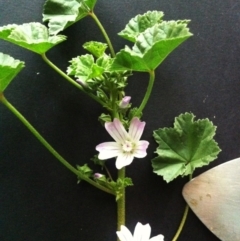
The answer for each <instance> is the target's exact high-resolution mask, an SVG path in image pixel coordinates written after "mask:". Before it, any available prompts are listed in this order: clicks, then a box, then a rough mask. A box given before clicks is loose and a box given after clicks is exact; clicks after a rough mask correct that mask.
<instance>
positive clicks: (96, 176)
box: [93, 173, 103, 179]
mask: <svg viewBox="0 0 240 241" xmlns="http://www.w3.org/2000/svg"><path fill="white" fill-rule="evenodd" d="M93 177H94V178H95V179H98V178H101V177H103V175H102V174H101V173H94V175H93Z"/></svg>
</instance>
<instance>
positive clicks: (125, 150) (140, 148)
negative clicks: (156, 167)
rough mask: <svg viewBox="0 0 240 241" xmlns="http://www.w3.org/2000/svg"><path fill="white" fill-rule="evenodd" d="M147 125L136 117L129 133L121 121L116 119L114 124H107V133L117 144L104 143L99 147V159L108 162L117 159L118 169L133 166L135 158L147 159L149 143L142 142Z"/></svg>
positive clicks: (97, 148) (97, 147)
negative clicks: (107, 160) (110, 159)
mask: <svg viewBox="0 0 240 241" xmlns="http://www.w3.org/2000/svg"><path fill="white" fill-rule="evenodd" d="M145 124H146V123H145V122H141V121H140V120H139V119H138V118H137V117H134V118H133V119H132V121H131V124H130V127H129V131H128V132H127V131H126V130H125V128H124V126H123V125H122V123H121V121H120V120H119V119H116V118H115V119H114V120H113V122H107V123H105V128H106V130H107V132H108V133H109V134H110V136H111V137H112V138H113V139H114V140H115V141H116V142H104V143H101V144H99V145H97V146H96V150H97V151H99V155H98V158H99V159H100V160H106V159H109V158H113V157H117V160H116V167H117V169H121V168H122V167H124V166H127V165H129V164H131V163H132V161H133V158H134V157H137V158H143V157H145V156H146V155H147V152H146V149H147V147H148V145H149V142H148V141H140V138H141V136H142V133H143V130H144V127H145Z"/></svg>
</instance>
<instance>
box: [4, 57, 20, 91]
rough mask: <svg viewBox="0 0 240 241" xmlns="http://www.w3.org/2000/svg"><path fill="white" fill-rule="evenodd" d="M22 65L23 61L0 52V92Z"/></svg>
mask: <svg viewBox="0 0 240 241" xmlns="http://www.w3.org/2000/svg"><path fill="white" fill-rule="evenodd" d="M23 67H24V62H22V61H20V60H16V59H14V58H12V57H11V56H9V55H7V54H3V53H0V92H3V91H4V90H5V89H6V88H7V86H8V85H9V84H10V83H11V81H12V80H13V79H14V77H15V76H16V75H17V74H18V73H19V72H20V70H21V69H22V68H23Z"/></svg>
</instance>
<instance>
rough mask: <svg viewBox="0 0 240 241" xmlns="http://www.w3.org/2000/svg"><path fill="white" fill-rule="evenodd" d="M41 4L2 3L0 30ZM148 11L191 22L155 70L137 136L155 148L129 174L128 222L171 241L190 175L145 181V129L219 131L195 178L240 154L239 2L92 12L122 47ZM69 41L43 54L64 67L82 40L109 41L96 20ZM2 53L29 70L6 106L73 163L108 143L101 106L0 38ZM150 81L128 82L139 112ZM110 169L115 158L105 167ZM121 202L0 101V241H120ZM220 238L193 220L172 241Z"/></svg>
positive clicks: (34, 16) (107, 4) (136, 4)
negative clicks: (205, 121)
mask: <svg viewBox="0 0 240 241" xmlns="http://www.w3.org/2000/svg"><path fill="white" fill-rule="evenodd" d="M43 3H44V1H43V0H31V1H30V0H28V1H26V0H25V1H24V0H18V1H16V0H5V1H0V25H5V24H10V23H16V24H22V23H27V22H33V21H39V22H40V21H41V13H42V7H43ZM147 10H161V11H164V12H165V19H166V20H172V19H174V20H177V19H191V20H192V22H191V24H190V29H191V32H192V33H193V34H194V36H193V37H192V38H190V39H189V40H187V41H186V42H185V43H184V44H183V45H181V46H180V47H179V48H177V49H176V50H175V51H174V52H173V53H172V54H171V55H170V56H169V57H168V58H167V59H166V60H165V61H164V63H163V64H162V65H161V66H160V67H159V68H158V69H157V72H156V82H155V87H154V90H153V94H152V96H151V98H150V100H149V103H148V105H147V107H146V109H145V112H144V116H143V120H144V121H146V122H147V126H146V129H145V132H144V135H143V139H146V140H149V141H150V143H151V145H150V147H149V149H148V153H149V154H148V156H147V157H146V158H145V159H136V160H135V161H134V162H133V164H132V165H130V166H129V167H128V168H127V174H128V176H130V177H132V179H133V182H134V184H135V185H134V187H130V188H128V189H127V210H126V211H127V222H126V226H127V227H128V228H129V229H130V230H133V229H134V227H135V225H136V223H137V222H138V221H140V222H142V223H143V224H145V223H149V224H150V225H151V227H152V235H157V234H159V233H161V234H163V235H164V236H165V241H170V240H171V239H172V237H173V235H174V234H175V231H176V229H177V227H178V225H179V222H180V219H181V217H182V214H183V210H184V207H185V203H184V200H183V198H182V196H181V190H182V187H183V185H184V184H185V183H186V182H187V179H186V178H177V179H176V180H174V181H173V182H171V183H170V184H166V183H165V182H164V181H163V180H162V178H161V177H159V176H156V175H155V174H153V173H152V168H151V163H150V160H151V159H152V158H153V157H154V156H155V155H154V154H153V152H154V151H155V149H156V144H155V143H154V141H153V138H152V131H153V130H155V129H157V128H160V127H170V126H172V123H173V120H174V117H176V116H178V115H179V114H180V113H183V112H186V111H191V112H193V113H194V114H195V115H196V116H197V118H209V119H210V120H211V121H213V122H214V124H215V125H217V127H218V129H217V135H216V140H217V141H218V143H219V145H220V147H221V149H222V152H221V153H220V155H219V157H218V159H217V160H215V161H214V162H213V163H211V164H210V166H208V167H204V168H201V169H198V170H197V171H196V172H195V175H198V174H200V173H202V172H204V171H206V170H207V169H209V168H211V167H214V166H216V165H218V164H220V163H223V162H225V161H228V160H230V159H233V158H237V157H239V156H240V138H239V137H240V136H239V133H240V126H239V121H240V111H239V106H240V94H239V93H240V85H239V81H240V2H239V1H237V0H212V1H209V0H202V1H190V0H179V1H174V0H168V1H163V0H151V1H145V0H131V1H130V0H121V1H120V0H112V1H109V0H99V1H98V3H97V5H96V7H95V13H96V14H97V15H98V17H99V19H100V20H101V22H102V23H103V25H104V26H105V28H106V29H107V31H108V33H109V36H110V38H111V40H112V42H113V44H114V47H115V50H119V49H121V48H123V47H124V45H125V44H127V41H125V40H124V39H121V38H120V37H118V36H117V33H118V32H120V31H121V30H122V29H123V28H124V27H125V25H126V24H127V22H128V21H129V19H130V18H132V17H134V16H135V15H137V14H139V13H141V14H142V13H144V12H146V11H147ZM64 34H65V35H67V36H69V37H68V41H66V42H64V43H62V44H60V45H58V46H57V47H55V48H54V49H52V50H50V51H49V53H48V57H49V58H50V59H51V60H52V61H53V62H54V63H55V64H56V65H58V66H59V67H61V68H62V69H63V70H66V68H67V66H68V61H69V60H70V59H71V58H73V57H75V56H77V55H80V54H82V53H85V52H84V51H83V49H82V47H81V45H82V44H83V43H84V42H85V41H89V40H99V41H104V40H103V37H102V35H101V34H100V31H99V29H98V28H97V26H96V25H95V23H94V22H93V20H92V19H90V18H85V19H84V20H82V21H81V22H78V23H77V24H75V25H74V26H72V27H70V28H68V29H67V30H66V31H64ZM0 51H1V52H3V53H8V54H10V55H12V56H13V57H14V58H17V59H21V60H23V61H25V63H26V68H24V70H22V72H21V73H20V74H19V75H18V77H17V78H16V79H15V80H14V81H13V82H12V83H11V85H10V86H9V87H8V89H7V90H6V92H5V96H6V97H7V98H8V100H9V101H10V102H11V103H12V104H13V105H15V106H16V108H17V109H18V110H19V111H20V112H22V114H23V115H24V116H25V117H26V118H27V119H28V120H29V121H30V122H31V123H32V124H33V125H34V126H35V127H36V128H37V129H38V130H39V132H40V133H42V134H43V135H44V137H45V138H46V139H47V140H48V141H49V142H50V143H51V144H52V145H53V146H54V147H55V148H56V149H57V150H58V151H59V152H60V153H61V154H62V155H63V156H64V157H65V158H66V159H67V160H69V162H70V163H71V164H73V165H75V164H80V165H83V164H84V163H87V162H90V161H89V159H90V158H91V157H92V156H93V155H94V154H95V153H96V152H95V151H94V148H95V146H96V145H97V144H99V143H101V142H103V141H106V140H110V139H111V138H110V137H109V135H108V134H107V132H106V131H105V129H104V128H103V127H101V125H100V123H99V122H98V121H97V118H98V116H99V115H100V114H101V113H102V111H103V110H102V108H101V107H100V106H99V105H98V104H97V103H96V102H94V101H93V100H92V99H90V98H88V97H87V96H86V95H84V94H83V93H82V92H80V91H79V90H77V89H76V88H75V87H73V86H72V85H70V84H68V83H67V82H66V81H65V80H64V79H63V78H61V77H60V76H58V74H57V73H55V72H54V71H53V70H52V69H50V68H49V67H48V66H47V65H46V64H45V63H44V62H43V61H42V59H41V58H40V57H39V56H38V55H36V54H34V53H32V52H29V51H27V50H25V49H21V48H18V47H16V46H14V45H11V44H10V43H7V42H3V41H0ZM147 82H148V76H147V75H146V74H141V73H140V74H139V73H137V74H135V75H134V76H133V77H131V78H130V80H129V86H128V88H127V95H131V96H132V101H133V104H134V105H136V106H137V105H139V103H140V101H141V99H142V97H143V95H144V93H145V89H146V86H147ZM108 165H109V167H110V169H114V161H109V162H108ZM115 220H116V205H115V201H114V198H113V197H112V196H111V195H108V194H105V193H103V192H101V191H99V190H97V189H95V188H93V187H92V186H90V185H88V184H87V183H84V182H82V183H81V184H79V185H77V180H76V177H75V176H74V175H73V174H72V173H70V172H69V171H68V170H67V169H66V168H64V167H63V166H62V165H61V164H59V163H58V161H57V160H56V159H55V158H54V157H53V156H52V155H51V154H50V153H49V152H48V151H47V150H45V149H44V148H43V147H42V146H41V144H39V142H38V141H37V140H36V139H35V138H34V137H33V136H32V135H31V134H30V133H29V131H28V130H27V129H26V128H25V127H24V126H23V125H22V124H21V123H20V122H19V121H18V120H17V119H16V117H15V116H13V115H12V113H10V112H9V111H8V110H7V109H6V108H5V107H4V106H3V105H0V240H1V241H79V240H80V241H83V240H87V241H88V240H91V241H96V240H105V241H112V240H116V234H115V231H116V224H115ZM192 240H195V241H202V240H204V241H217V240H218V239H217V238H216V237H215V236H214V235H213V234H211V232H210V231H208V229H206V228H205V226H204V225H203V224H202V223H201V222H200V221H199V220H198V218H197V217H196V216H195V215H194V214H193V213H192V212H190V213H189V216H188V219H187V222H186V226H185V228H184V230H183V232H182V234H181V236H180V238H179V241H192Z"/></svg>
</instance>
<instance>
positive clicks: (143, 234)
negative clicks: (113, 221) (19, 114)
mask: <svg viewBox="0 0 240 241" xmlns="http://www.w3.org/2000/svg"><path fill="white" fill-rule="evenodd" d="M150 235H151V227H150V225H149V224H146V225H142V224H141V223H137V225H136V227H135V230H134V233H133V235H132V234H131V232H130V231H129V230H128V228H126V227H125V226H123V225H121V230H120V231H117V236H118V238H119V239H120V240H121V241H164V236H163V235H161V234H159V235H157V236H155V237H152V238H150Z"/></svg>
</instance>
